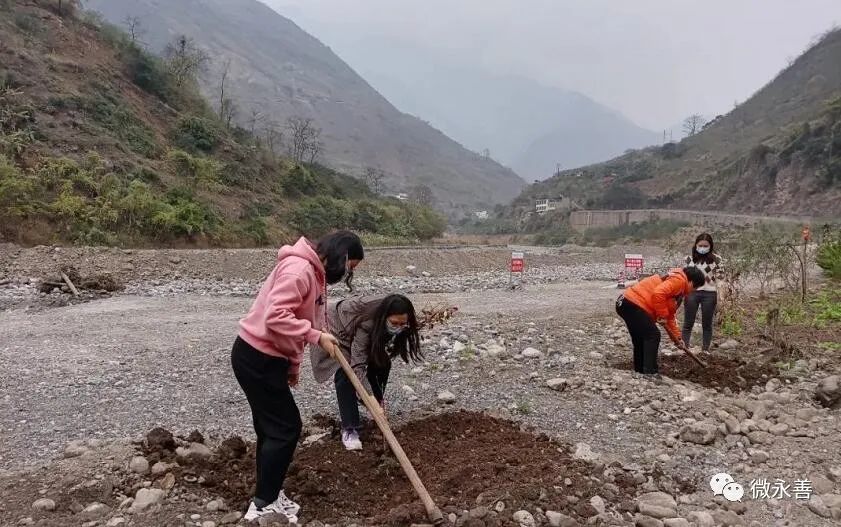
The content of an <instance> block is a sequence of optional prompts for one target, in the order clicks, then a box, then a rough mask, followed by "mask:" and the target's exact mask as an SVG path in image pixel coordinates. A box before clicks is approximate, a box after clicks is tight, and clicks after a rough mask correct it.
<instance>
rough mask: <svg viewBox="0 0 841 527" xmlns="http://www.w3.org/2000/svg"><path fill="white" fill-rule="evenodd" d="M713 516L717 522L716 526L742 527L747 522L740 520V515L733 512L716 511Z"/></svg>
mask: <svg viewBox="0 0 841 527" xmlns="http://www.w3.org/2000/svg"><path fill="white" fill-rule="evenodd" d="M712 515H713V520H715V525H716V526H722V527H738V526H741V525H745V521H744V520H743V519H742V518H740V517H739V515H738V514H736V513H735V512H733V511H722V510H718V511H714V512H713V513H712Z"/></svg>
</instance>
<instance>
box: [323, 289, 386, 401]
mask: <svg viewBox="0 0 841 527" xmlns="http://www.w3.org/2000/svg"><path fill="white" fill-rule="evenodd" d="M386 296H387V295H377V296H364V297H352V298H346V299H343V300H337V301H335V300H334V301H332V302H330V303H329V305H328V306H327V323H328V326H327V331H328V332H330V333H332V334H333V336H335V337H336V339H337V340H338V341H339V349H340V350H341V351H342V354H343V355H344V356H345V358H346V359H347V361H348V363H349V364H350V367H351V368H353V371H354V372H355V373H356V376H357V377H359V380H361V381H362V384H363V385H364V386H365V388H366V389H367V390H368V392H369V393H370V391H371V387H370V385H369V384H368V358H369V356H370V351H371V330H372V328H373V324H374V320H373V318H374V312H375V311H376V310H377V307H379V305H380V304H381V303H382V301H383V299H385V297H386ZM310 362H311V363H312V374H313V376H314V377H315V380H316V381H317V382H327V381H328V380H330V379H331V378H333V375H335V373H336V370H338V369H339V363H338V362H336V361H335V360H334V359H333V358H332V357H330V355H329V354H328V353H327V352H326V351H324V350H323V349H321V348H320V347H319V346H313V347H312V348H311V349H310Z"/></svg>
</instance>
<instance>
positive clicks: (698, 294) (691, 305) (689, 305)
mask: <svg viewBox="0 0 841 527" xmlns="http://www.w3.org/2000/svg"><path fill="white" fill-rule="evenodd" d="M717 303H718V293H716V292H715V291H695V292H693V293H692V294H691V295H689V296H687V297H686V305H685V306H684V307H683V342H685V343H686V345H687V346H689V339H691V338H692V328H693V326H695V317H697V316H698V307H699V306H700V307H701V327H702V328H703V330H704V332H703V335H704V339H703V341H702V342H703V345H704V347H703V349H705V350H707V351H709V349H710V344H712V341H713V317H715V307H716V304H717Z"/></svg>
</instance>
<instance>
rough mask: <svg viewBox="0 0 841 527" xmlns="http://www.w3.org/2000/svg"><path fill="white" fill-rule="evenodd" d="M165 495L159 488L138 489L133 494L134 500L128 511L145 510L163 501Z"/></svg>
mask: <svg viewBox="0 0 841 527" xmlns="http://www.w3.org/2000/svg"><path fill="white" fill-rule="evenodd" d="M165 496H166V493H165V492H164V491H163V490H161V489H140V490H138V491H137V494H136V495H135V496H134V502H133V503H132V504H131V507H129V512H132V513H138V512H145V511H147V510H149V509H150V508H152V507H154V506H156V505H159V504H161V503H163V501H164V497H165Z"/></svg>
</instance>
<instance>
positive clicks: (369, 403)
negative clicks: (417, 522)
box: [327, 346, 444, 527]
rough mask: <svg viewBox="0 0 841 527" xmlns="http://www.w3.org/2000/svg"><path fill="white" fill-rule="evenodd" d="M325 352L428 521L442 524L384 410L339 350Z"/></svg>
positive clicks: (439, 511) (438, 513)
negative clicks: (342, 374)
mask: <svg viewBox="0 0 841 527" xmlns="http://www.w3.org/2000/svg"><path fill="white" fill-rule="evenodd" d="M327 352H328V353H330V355H332V356H333V358H334V359H336V361H338V363H339V365H340V366H341V367H342V370H344V372H345V375H347V378H348V379H350V382H351V383H352V384H353V387H354V388H356V393H357V395H359V398H360V399H362V402H363V403H364V404H365V407H366V408H368V411H369V412H370V413H371V417H373V419H374V422H375V423H377V427H379V429H380V432H382V434H383V437H384V438H385V440H386V442H387V443H388V446H389V447H390V448H391V451H392V452H394V456H395V457H396V458H397V461H398V462H399V463H400V466H401V467H402V468H403V472H405V473H406V477H407V478H409V482H410V483H411V484H412V487H413V488H414V489H415V492H416V493H417V495H418V497H419V498H420V500H421V502H422V503H423V506H424V508H425V509H426V516H427V517H428V518H429V521H431V522H432V524H433V525H435V526H436V527H440V526H442V525H444V515H443V514H441V509H439V508H438V506H437V505H435V502H434V501H432V497H431V496H430V495H429V492H427V490H426V487H424V485H423V482H422V481H421V479H420V476H418V473H417V472H416V471H415V467H413V466H412V462H411V461H409V458H408V456H406V452H404V451H403V447H401V446H400V443H398V442H397V438H396V437H395V436H394V433H393V432H392V431H391V427H390V426H388V421H387V420H386V418H385V412H384V411H383V409H382V407H381V406H380V403H378V402H377V400H376V399H374V398H373V397H372V396H371V395H369V394H368V392H367V391H366V390H365V387H364V386H362V382H361V381H360V380H359V378H358V377H357V376H356V373H354V372H353V369H352V368H351V367H350V364H348V361H347V359H345V356H344V355H342V352H341V351H339V350H338V349H336V347H335V346H333V347H332V349H330V350H327Z"/></svg>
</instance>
